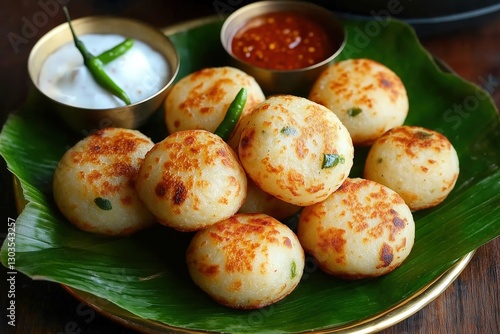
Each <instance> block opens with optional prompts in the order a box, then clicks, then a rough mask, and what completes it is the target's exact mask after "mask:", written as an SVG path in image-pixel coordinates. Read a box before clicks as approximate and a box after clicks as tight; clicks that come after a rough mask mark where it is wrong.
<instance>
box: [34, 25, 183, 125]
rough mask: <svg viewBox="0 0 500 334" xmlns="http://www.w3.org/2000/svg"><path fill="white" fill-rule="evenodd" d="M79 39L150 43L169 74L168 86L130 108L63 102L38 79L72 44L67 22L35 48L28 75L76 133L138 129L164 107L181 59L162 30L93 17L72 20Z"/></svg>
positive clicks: (43, 96) (36, 89)
mask: <svg viewBox="0 0 500 334" xmlns="http://www.w3.org/2000/svg"><path fill="white" fill-rule="evenodd" d="M72 24H73V27H74V29H75V32H76V34H77V35H78V36H82V35H84V34H117V35H122V36H124V37H128V38H133V39H136V40H140V41H142V42H144V43H145V44H148V45H149V46H150V47H152V48H153V49H154V50H156V51H157V52H159V53H160V54H161V55H163V57H164V58H165V60H166V62H167V64H168V68H169V73H168V78H167V80H166V83H165V85H164V86H163V87H162V88H161V89H160V90H159V91H158V92H156V93H155V94H153V95H151V96H149V97H148V98H146V99H144V100H141V101H138V102H135V103H132V104H130V105H127V106H121V107H113V108H106V109H90V108H81V107H76V106H72V105H68V104H65V103H61V102H59V101H56V100H54V99H52V98H51V97H49V96H47V95H46V94H45V93H44V92H42V91H41V90H40V89H39V88H38V77H39V74H40V71H41V68H42V66H43V63H44V61H45V59H46V58H47V57H48V56H49V55H50V54H51V53H53V52H54V51H55V50H57V49H58V48H60V47H61V46H63V45H65V44H67V43H72V42H73V37H72V35H71V32H70V29H69V25H68V23H66V22H65V23H63V24H61V25H59V26H57V27H55V28H54V29H52V30H51V31H49V32H48V33H47V34H45V35H44V36H43V37H42V38H40V40H38V41H37V43H36V44H35V45H34V47H33V49H32V50H31V52H30V55H29V58H28V73H29V76H30V78H31V82H32V84H33V86H34V88H35V92H37V93H39V95H41V98H42V99H43V100H44V101H47V102H48V106H49V108H51V109H53V110H54V111H56V113H57V114H58V115H59V116H60V117H61V118H62V120H63V121H64V122H65V123H66V124H67V125H68V126H69V127H70V128H71V129H73V130H74V131H76V132H78V133H82V134H88V133H90V132H92V131H94V130H98V129H101V128H104V127H109V126H112V127H122V128H130V129H135V128H138V127H140V126H141V125H143V124H144V123H145V122H146V121H147V120H148V118H149V117H150V116H151V115H152V114H153V113H154V112H155V111H156V110H158V108H160V106H161V105H162V102H163V100H164V99H165V97H166V95H167V92H168V89H169V87H170V86H171V85H172V83H173V82H174V80H175V77H176V76H177V73H178V71H179V66H180V63H179V56H178V54H177V51H176V50H175V47H174V45H173V44H172V42H171V41H170V40H169V39H168V37H166V36H165V35H164V34H163V33H161V32H160V31H159V30H157V29H155V28H154V27H152V26H149V25H147V24H145V23H142V22H139V21H135V20H131V19H125V18H119V17H112V16H89V17H83V18H80V19H76V20H72Z"/></svg>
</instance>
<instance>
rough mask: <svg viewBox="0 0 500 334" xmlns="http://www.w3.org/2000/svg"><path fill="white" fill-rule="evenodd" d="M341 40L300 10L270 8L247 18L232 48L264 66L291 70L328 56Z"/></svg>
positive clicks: (252, 62)
mask: <svg viewBox="0 0 500 334" xmlns="http://www.w3.org/2000/svg"><path fill="white" fill-rule="evenodd" d="M339 45H340V42H339V41H336V40H334V39H333V38H332V36H330V35H329V34H328V33H327V31H326V29H325V28H324V27H323V26H322V25H321V24H319V23H317V22H315V21H314V20H313V19H312V18H309V17H307V16H305V15H301V14H300V13H299V12H293V11H283V12H273V13H268V14H264V15H260V16H257V17H255V18H252V19H250V20H249V21H248V22H247V23H246V24H245V25H244V26H243V27H242V28H240V29H239V30H238V31H237V32H236V34H235V35H234V37H233V39H232V41H231V51H232V53H233V55H234V56H236V57H238V58H239V59H241V60H243V61H245V62H247V63H249V64H252V65H255V66H258V67H261V68H266V69H272V70H294V69H300V68H305V67H309V66H312V65H314V64H317V63H320V62H322V61H323V60H325V59H327V58H328V57H330V56H331V55H332V54H333V53H334V52H335V51H336V50H337V49H338V47H339Z"/></svg>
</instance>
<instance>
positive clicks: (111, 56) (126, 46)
mask: <svg viewBox="0 0 500 334" xmlns="http://www.w3.org/2000/svg"><path fill="white" fill-rule="evenodd" d="M133 45H134V40H133V39H131V38H127V39H125V40H124V41H123V42H121V43H120V44H118V45H117V46H115V47H113V48H111V49H109V50H107V51H104V52H103V53H101V54H100V55H98V56H97V59H99V60H100V61H101V62H102V64H103V65H106V64H108V63H111V62H112V61H113V60H115V59H116V58H118V57H120V56H121V55H123V54H125V53H126V52H127V51H128V50H130V48H131V47H132V46H133Z"/></svg>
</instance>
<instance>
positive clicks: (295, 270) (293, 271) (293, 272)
mask: <svg viewBox="0 0 500 334" xmlns="http://www.w3.org/2000/svg"><path fill="white" fill-rule="evenodd" d="M291 271H292V278H294V277H295V276H297V264H296V263H295V261H292V270H291Z"/></svg>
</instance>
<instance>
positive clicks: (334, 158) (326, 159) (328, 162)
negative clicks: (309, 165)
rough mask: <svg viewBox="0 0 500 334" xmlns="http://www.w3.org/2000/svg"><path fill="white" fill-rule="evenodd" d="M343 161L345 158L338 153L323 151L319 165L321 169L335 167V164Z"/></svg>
mask: <svg viewBox="0 0 500 334" xmlns="http://www.w3.org/2000/svg"><path fill="white" fill-rule="evenodd" d="M344 162H345V158H344V156H343V155H338V154H335V153H333V154H331V153H330V154H329V153H325V154H324V155H323V163H322V165H321V168H322V169H325V168H332V167H335V166H337V165H338V164H339V163H341V164H343V163H344Z"/></svg>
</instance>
